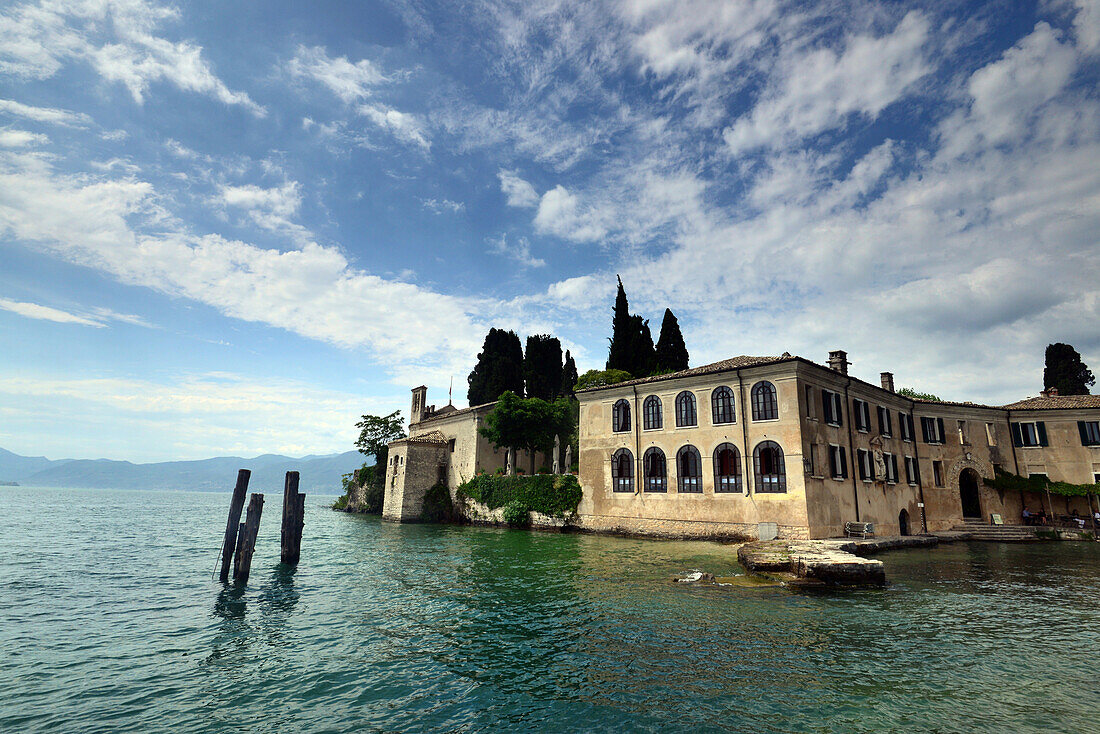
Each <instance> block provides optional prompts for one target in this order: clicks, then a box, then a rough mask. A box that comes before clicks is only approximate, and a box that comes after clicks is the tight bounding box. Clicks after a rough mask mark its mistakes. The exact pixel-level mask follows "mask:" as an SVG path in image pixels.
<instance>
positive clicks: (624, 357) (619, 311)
mask: <svg viewBox="0 0 1100 734" xmlns="http://www.w3.org/2000/svg"><path fill="white" fill-rule="evenodd" d="M616 278H618V276H616ZM618 280H619V292H618V294H617V295H616V296H615V312H614V314H615V315H614V316H613V317H612V319H611V346H610V347H609V348H608V353H607V369H609V370H625V371H626V372H630V373H631V374H636V373H634V372H633V371H632V370H631V364H630V362H631V349H632V341H633V340H632V339H631V338H630V306H629V304H627V302H626V291H625V290H623V280H622V278H618Z"/></svg>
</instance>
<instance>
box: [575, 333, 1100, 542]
mask: <svg viewBox="0 0 1100 734" xmlns="http://www.w3.org/2000/svg"><path fill="white" fill-rule="evenodd" d="M848 365H849V362H848V360H847V355H846V354H845V353H844V352H842V351H835V352H832V353H830V355H829V364H828V366H827V367H826V366H823V365H820V364H816V363H814V362H811V361H809V360H806V359H803V358H801V357H793V356H790V355H788V354H784V355H783V356H782V357H735V358H733V359H728V360H724V361H722V362H716V363H714V364H710V365H705V366H703V367H697V368H694V369H689V370H685V371H682V372H677V373H673V374H669V375H661V376H658V377H649V378H644V379H638V380H630V381H628V382H623V383H619V384H616V385H611V386H607V387H600V388H592V389H589V390H584V391H580V392H578V394H577V398H578V400H579V401H580V425H579V434H580V435H579V438H580V457H579V468H580V482H581V486H582V489H583V491H584V496H583V499H582V501H581V504H580V507H579V508H578V514H579V518H578V524H579V526H580V527H582V528H586V529H590V530H595V531H608V532H627V533H636V534H652V535H666V536H686V537H758V536H759V535H760V534H761V533H765V534H769V535H770V534H771V533H772V532H775V533H777V534H778V537H786V538H807V537H808V538H822V537H831V536H837V535H842V534H843V530H844V523H845V522H846V521H864V522H874V523H875V524H876V526H877V530H878V532H879V533H880V534H910V533H919V532H922V531H924V530H929V531H936V530H944V529H948V528H951V527H952V526H954V525H956V524H959V523H961V522H962V521H963V520H964V518H984V520H985V521H986V522H988V521H989V518H990V515H991V514H992V513H999V514H1001V515H1002V516H1003V518H1004V519H1005V522H1007V523H1010V524H1013V523H1018V522H1019V518H1020V512H1021V509H1022V507H1023V505H1024V503H1025V502H1028V503H1031V509H1032V510H1033V511H1034V510H1038V509H1039V502H1040V501H1041V499H1042V498H1039V497H1033V498H1025V497H1022V496H1021V493H1019V492H1001V491H998V490H996V489H993V488H990V487H987V486H985V484H984V483H983V482H982V478H992V477H993V476H994V471H995V469H996V468H997V467H1000V468H1002V469H1004V470H1005V471H1009V472H1012V473H1015V474H1019V475H1022V476H1035V475H1040V474H1041V475H1046V476H1047V477H1048V478H1049V479H1051V480H1052V481H1059V480H1060V481H1066V482H1072V483H1075V484H1083V483H1091V482H1095V481H1098V480H1100V396H1093V395H1086V396H1058V395H1056V394H1048V393H1044V394H1043V395H1042V396H1041V397H1037V398H1029V399H1027V400H1022V401H1020V402H1017V403H1013V404H1011V405H1005V406H987V405H977V404H974V403H950V402H929V401H922V400H912V399H909V398H907V397H904V396H902V395H899V394H897V393H896V392H895V391H894V381H893V376H892V374H891V373H889V372H884V373H882V375H881V384H879V385H874V384H870V383H867V382H864V381H863V380H860V379H858V378H855V377H853V376H851V375H849V374H848ZM1054 502H1055V504H1056V506H1055V507H1053V510H1054V511H1055V512H1056V513H1058V512H1067V513H1068V512H1069V511H1070V510H1071V509H1076V510H1078V512H1080V513H1081V514H1085V513H1087V512H1088V508H1087V500H1085V499H1084V498H1075V499H1073V500H1067V499H1064V498H1057V499H1056V500H1055V501H1054ZM1063 505H1064V506H1063Z"/></svg>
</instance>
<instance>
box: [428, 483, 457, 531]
mask: <svg viewBox="0 0 1100 734" xmlns="http://www.w3.org/2000/svg"><path fill="white" fill-rule="evenodd" d="M454 516H455V514H454V506H453V505H452V504H451V492H450V490H448V489H447V485H446V484H443V483H442V482H440V483H438V484H435V485H434V486H432V487H431V488H430V489H429V490H428V491H427V492H426V493H425V494H424V508H423V509H422V510H421V511H420V519H421V520H423V521H424V522H434V523H449V522H453V521H454Z"/></svg>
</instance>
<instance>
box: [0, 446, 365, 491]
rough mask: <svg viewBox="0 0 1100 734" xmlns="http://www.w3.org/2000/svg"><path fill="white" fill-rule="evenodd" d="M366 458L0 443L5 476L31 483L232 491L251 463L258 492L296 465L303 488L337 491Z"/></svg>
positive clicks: (276, 486)
mask: <svg viewBox="0 0 1100 734" xmlns="http://www.w3.org/2000/svg"><path fill="white" fill-rule="evenodd" d="M363 458H364V457H363V455H362V454H360V453H359V452H358V451H348V452H345V453H343V454H332V455H330V456H307V457H304V458H301V459H294V458H291V457H289V456H279V455H276V454H264V455H263V456H257V457H255V458H252V459H245V458H241V457H239V456H221V457H218V458H214V459H201V460H198V461H165V462H159V463H155V464H133V463H131V462H129V461H110V460H108V459H95V460H92V459H66V460H64V461H50V460H49V459H45V458H43V457H27V456H19V455H17V454H13V453H11V452H10V451H4V450H3V449H0V481H18V482H19V483H20V484H21V485H23V486H28V487H87V488H97V489H189V490H195V491H201V492H221V491H224V492H228V491H230V490H232V489H233V485H234V483H235V482H236V481H237V470H238V469H250V470H251V471H252V479H251V481H250V482H249V490H250V491H253V492H267V493H277V492H282V491H283V480H284V478H285V476H286V472H288V471H297V472H299V473H300V474H301V483H300V484H299V489H300V490H301V491H303V492H307V493H308V492H329V493H334V492H339V491H340V476H341V475H342V474H347V473H348V472H350V471H352V470H354V469H358V468H359V467H360V466H362V465H363Z"/></svg>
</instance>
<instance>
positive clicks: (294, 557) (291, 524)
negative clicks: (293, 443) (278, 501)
mask: <svg viewBox="0 0 1100 734" xmlns="http://www.w3.org/2000/svg"><path fill="white" fill-rule="evenodd" d="M298 479H299V476H298V472H296V471H288V472H287V473H286V483H285V484H284V485H283V530H282V536H281V540H282V561H283V563H286V564H288V565H291V566H293V565H294V564H296V563H297V562H298V560H299V559H300V558H301V557H302V526H304V525H305V524H306V523H305V510H306V496H305V495H304V494H302V493H301V492H299V491H298Z"/></svg>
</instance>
